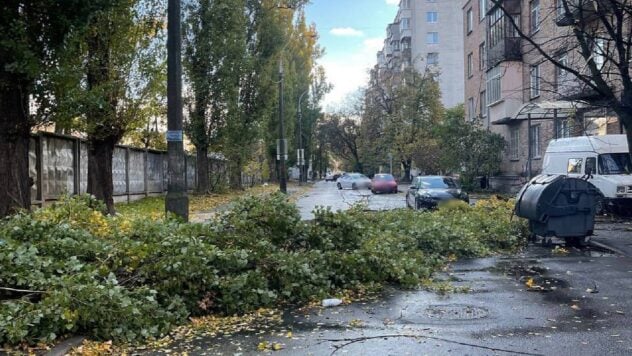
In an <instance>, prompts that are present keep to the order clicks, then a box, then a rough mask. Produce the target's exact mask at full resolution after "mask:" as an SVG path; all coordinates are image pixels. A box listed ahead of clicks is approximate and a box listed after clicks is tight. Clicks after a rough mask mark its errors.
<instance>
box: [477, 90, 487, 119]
mask: <svg viewBox="0 0 632 356" xmlns="http://www.w3.org/2000/svg"><path fill="white" fill-rule="evenodd" d="M486 94H487V93H486V92H485V90H483V91H482V92H481V97H480V100H479V103H478V104H479V106H480V115H481V117H487V99H486V98H485V96H486Z"/></svg>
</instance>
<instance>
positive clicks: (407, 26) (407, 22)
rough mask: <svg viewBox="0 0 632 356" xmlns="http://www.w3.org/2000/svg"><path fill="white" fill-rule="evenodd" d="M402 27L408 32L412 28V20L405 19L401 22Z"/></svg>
mask: <svg viewBox="0 0 632 356" xmlns="http://www.w3.org/2000/svg"><path fill="white" fill-rule="evenodd" d="M400 26H401V29H402V30H408V29H409V28H410V19H409V18H407V17H406V18H403V19H402V20H401V22H400Z"/></svg>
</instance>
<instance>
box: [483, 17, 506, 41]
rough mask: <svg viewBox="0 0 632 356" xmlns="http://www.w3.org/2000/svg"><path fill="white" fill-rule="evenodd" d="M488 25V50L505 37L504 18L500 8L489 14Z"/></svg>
mask: <svg viewBox="0 0 632 356" xmlns="http://www.w3.org/2000/svg"><path fill="white" fill-rule="evenodd" d="M488 23H489V25H488V30H487V43H488V44H489V48H494V46H496V45H497V44H498V43H500V42H501V41H502V39H503V38H504V37H505V33H504V31H505V28H504V26H505V17H504V16H503V10H502V9H501V8H500V7H497V8H496V9H494V10H493V11H492V12H491V13H490V15H489V20H488Z"/></svg>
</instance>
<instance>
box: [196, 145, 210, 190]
mask: <svg viewBox="0 0 632 356" xmlns="http://www.w3.org/2000/svg"><path fill="white" fill-rule="evenodd" d="M196 151H197V153H196V158H195V169H196V170H197V186H196V187H195V191H196V192H197V193H198V194H208V193H209V192H210V191H211V184H210V181H209V171H208V165H209V161H208V147H196Z"/></svg>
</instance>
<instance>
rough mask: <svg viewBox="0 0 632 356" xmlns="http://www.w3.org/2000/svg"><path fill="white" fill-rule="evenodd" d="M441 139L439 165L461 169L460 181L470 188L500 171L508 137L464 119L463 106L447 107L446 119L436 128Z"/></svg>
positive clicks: (456, 170)
mask: <svg viewBox="0 0 632 356" xmlns="http://www.w3.org/2000/svg"><path fill="white" fill-rule="evenodd" d="M436 135H437V137H439V138H440V142H441V151H440V164H441V168H442V169H443V170H445V171H447V172H459V173H460V177H461V183H462V184H463V186H464V187H466V188H468V189H471V188H474V187H475V186H476V183H475V179H476V178H477V177H479V176H491V175H492V174H494V173H497V172H498V171H499V170H500V163H501V161H502V159H501V156H502V152H503V150H504V149H505V140H504V139H503V137H502V136H500V135H498V134H495V133H492V132H489V131H487V130H484V129H482V128H481V127H480V126H479V124H477V123H475V122H472V121H467V120H465V110H464V108H463V105H459V106H456V107H454V108H450V109H448V110H446V114H445V119H444V120H443V122H442V123H441V125H439V126H437V127H436Z"/></svg>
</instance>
